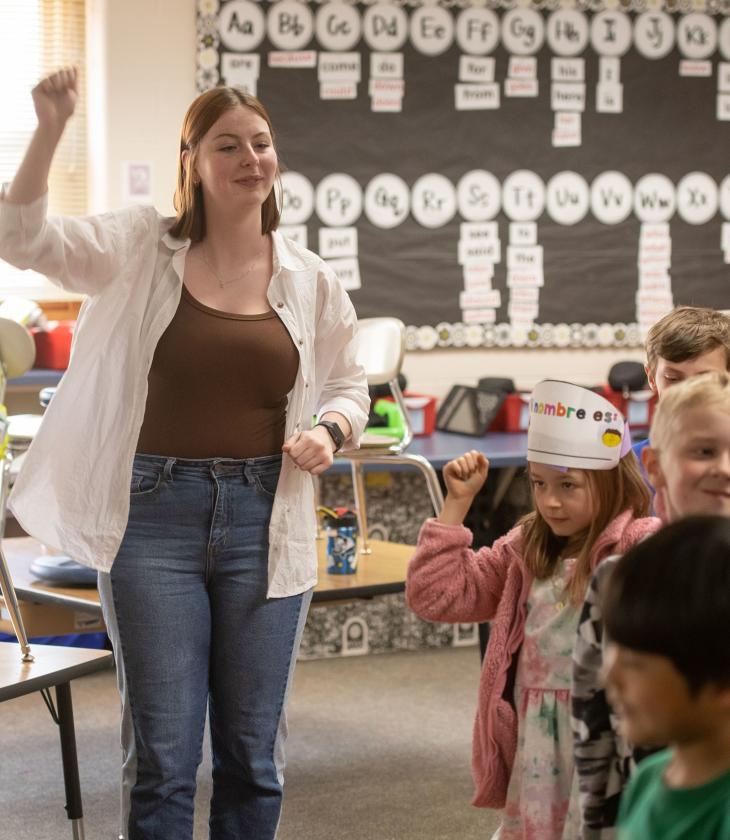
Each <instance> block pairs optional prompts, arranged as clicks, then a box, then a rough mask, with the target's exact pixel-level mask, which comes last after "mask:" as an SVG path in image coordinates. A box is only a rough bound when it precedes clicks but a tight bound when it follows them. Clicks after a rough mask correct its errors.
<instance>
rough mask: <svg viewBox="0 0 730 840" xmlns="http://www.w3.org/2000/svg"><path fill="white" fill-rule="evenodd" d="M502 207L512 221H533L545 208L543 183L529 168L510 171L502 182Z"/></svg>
mask: <svg viewBox="0 0 730 840" xmlns="http://www.w3.org/2000/svg"><path fill="white" fill-rule="evenodd" d="M502 207H503V208H504V212H505V215H507V216H508V217H509V218H510V219H512V221H513V222H534V221H535V220H536V219H538V218H539V217H540V216H541V215H542V211H543V210H544V209H545V184H544V182H543V180H542V178H540V176H539V175H536V174H535V173H534V172H531V171H530V170H529V169H518V170H517V171H515V172H511V173H510V174H509V175H508V176H507V177H506V178H505V179H504V183H503V184H502Z"/></svg>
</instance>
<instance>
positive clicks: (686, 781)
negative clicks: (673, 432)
mask: <svg viewBox="0 0 730 840" xmlns="http://www.w3.org/2000/svg"><path fill="white" fill-rule="evenodd" d="M726 491H727V493H728V494H729V495H730V486H728V487H727V488H726ZM602 608H603V618H604V624H605V628H606V635H607V636H608V637H609V638H610V640H611V641H610V642H609V644H608V646H607V649H606V655H605V657H604V677H605V683H606V690H607V692H608V695H609V698H610V701H611V703H612V705H613V706H614V708H615V709H616V710H617V711H618V713H619V715H620V719H621V724H620V726H621V727H622V729H623V733H622V734H623V735H624V736H625V737H626V738H627V739H628V740H629V741H631V742H632V743H634V744H641V745H643V746H648V747H650V746H660V745H663V744H670V748H669V749H668V750H664V751H662V752H660V753H657V754H655V755H653V756H651V757H649V758H647V759H645V760H644V761H643V762H641V764H640V765H639V767H638V769H637V771H636V773H635V775H634V776H633V777H632V779H631V781H630V783H629V785H628V787H627V788H626V790H625V791H624V794H623V796H622V799H621V807H620V811H619V820H618V824H619V831H618V837H619V840H730V520H728V518H726V517H720V516H692V517H689V518H687V519H683V520H680V521H678V522H674V523H672V524H670V525H668V526H667V527H666V528H664V529H663V530H661V531H659V532H658V533H657V534H655V535H654V536H652V537H650V538H649V539H647V540H645V541H644V542H641V543H639V544H638V545H637V546H635V547H634V548H632V549H631V551H629V552H627V554H626V555H625V556H624V557H622V558H621V560H619V561H618V563H617V565H616V567H615V569H614V571H613V573H612V575H611V576H610V578H609V579H608V582H607V585H606V587H605V590H604V591H603V593H602Z"/></svg>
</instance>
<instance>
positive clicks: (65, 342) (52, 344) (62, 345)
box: [31, 321, 75, 370]
mask: <svg viewBox="0 0 730 840" xmlns="http://www.w3.org/2000/svg"><path fill="white" fill-rule="evenodd" d="M74 324H75V322H74V321H49V322H48V326H47V327H46V329H45V330H40V329H37V328H34V329H32V330H31V333H32V335H33V340H34V341H35V365H34V367H37V368H47V369H49V370H66V368H67V367H68V360H69V357H70V355H71V339H72V338H73V331H74Z"/></svg>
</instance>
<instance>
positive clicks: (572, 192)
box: [547, 172, 590, 225]
mask: <svg viewBox="0 0 730 840" xmlns="http://www.w3.org/2000/svg"><path fill="white" fill-rule="evenodd" d="M589 203H590V193H589V190H588V184H587V183H586V181H585V179H584V178H583V177H582V176H581V175H579V174H578V173H577V172H558V173H557V175H553V177H552V178H551V179H550V180H549V181H548V185H547V211H548V214H549V216H550V218H551V219H553V220H554V221H556V222H557V223H558V224H559V225H574V224H576V222H579V221H580V220H581V219H582V218H583V217H584V216H585V214H586V213H587V212H588V205H589Z"/></svg>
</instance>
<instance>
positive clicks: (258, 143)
mask: <svg viewBox="0 0 730 840" xmlns="http://www.w3.org/2000/svg"><path fill="white" fill-rule="evenodd" d="M277 168H278V159H277V155H276V149H275V148H274V143H273V140H272V138H271V133H270V131H269V126H268V124H267V122H266V120H265V119H263V117H260V116H259V115H258V114H257V113H256V112H255V111H253V110H252V109H251V108H246V107H245V106H243V105H238V106H236V107H234V108H231V109H230V110H228V111H226V113H225V114H223V115H222V116H221V117H220V118H219V119H218V120H217V121H216V122H215V123H214V124H213V125H212V126H211V128H210V129H209V131H208V132H207V134H205V136H204V137H203V139H202V140H201V141H200V146H199V148H198V153H197V156H196V159H195V163H194V172H193V176H194V177H195V178H196V180H200V183H201V186H202V190H203V197H204V199H205V203H206V207H209V208H210V207H217V208H220V209H224V210H225V209H231V210H236V209H243V208H245V207H248V206H251V205H256V206H258V207H260V206H261V205H262V204H263V203H264V201H265V200H266V198H267V197H268V195H269V193H270V192H271V190H272V189H273V186H274V179H275V177H276V173H277Z"/></svg>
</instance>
